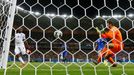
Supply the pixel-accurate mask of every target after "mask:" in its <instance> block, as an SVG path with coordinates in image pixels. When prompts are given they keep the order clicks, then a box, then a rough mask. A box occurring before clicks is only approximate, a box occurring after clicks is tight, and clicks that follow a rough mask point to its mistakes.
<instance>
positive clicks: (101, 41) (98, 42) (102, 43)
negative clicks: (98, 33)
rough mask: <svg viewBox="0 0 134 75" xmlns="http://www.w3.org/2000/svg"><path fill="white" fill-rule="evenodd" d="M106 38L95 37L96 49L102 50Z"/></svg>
mask: <svg viewBox="0 0 134 75" xmlns="http://www.w3.org/2000/svg"><path fill="white" fill-rule="evenodd" d="M106 42H107V40H106V39H104V38H99V39H97V41H96V43H97V51H99V50H102V49H103V48H104V46H105V44H106Z"/></svg>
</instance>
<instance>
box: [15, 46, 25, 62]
mask: <svg viewBox="0 0 134 75" xmlns="http://www.w3.org/2000/svg"><path fill="white" fill-rule="evenodd" d="M20 53H21V48H20V47H19V46H16V47H15V55H16V58H17V59H18V60H19V61H20V62H21V63H22V64H24V63H25V62H24V61H23V59H22V57H21V55H20Z"/></svg>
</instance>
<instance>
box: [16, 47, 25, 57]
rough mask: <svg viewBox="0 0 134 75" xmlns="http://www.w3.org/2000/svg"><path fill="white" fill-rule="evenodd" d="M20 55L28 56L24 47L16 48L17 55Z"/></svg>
mask: <svg viewBox="0 0 134 75" xmlns="http://www.w3.org/2000/svg"><path fill="white" fill-rule="evenodd" d="M20 53H21V54H22V55H24V54H26V48H25V46H24V45H20V46H15V55H17V54H20Z"/></svg>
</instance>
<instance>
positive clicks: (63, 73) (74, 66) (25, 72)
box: [0, 62, 134, 75]
mask: <svg viewBox="0 0 134 75" xmlns="http://www.w3.org/2000/svg"><path fill="white" fill-rule="evenodd" d="M122 65H125V66H124V67H123V66H122ZM93 66H94V67H93ZM123 68H124V72H123ZM109 69H110V71H109ZM95 70H96V72H95ZM4 71H6V75H67V74H68V75H109V73H111V74H112V75H122V74H123V75H134V64H132V63H128V64H118V67H110V68H109V67H108V66H104V64H99V65H97V66H96V65H94V64H92V63H49V62H48V63H38V62H31V63H28V64H27V65H26V66H25V67H23V68H21V67H20V63H19V62H17V63H15V64H14V63H12V62H10V63H8V69H7V70H3V69H1V70H0V75H4Z"/></svg>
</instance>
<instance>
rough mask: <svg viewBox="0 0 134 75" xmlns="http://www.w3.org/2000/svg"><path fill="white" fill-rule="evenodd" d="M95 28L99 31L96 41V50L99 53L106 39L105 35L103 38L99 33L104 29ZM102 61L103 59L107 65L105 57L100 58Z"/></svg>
mask: <svg viewBox="0 0 134 75" xmlns="http://www.w3.org/2000/svg"><path fill="white" fill-rule="evenodd" d="M96 30H97V32H98V33H99V38H98V39H97V41H96V50H97V51H98V54H99V53H100V52H101V50H103V48H104V47H105V46H106V44H107V39H106V38H105V37H103V38H102V37H101V33H102V32H103V31H104V29H102V30H99V29H98V28H96ZM102 61H104V64H105V66H107V65H108V62H107V61H106V60H105V58H102ZM95 63H96V62H95Z"/></svg>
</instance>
